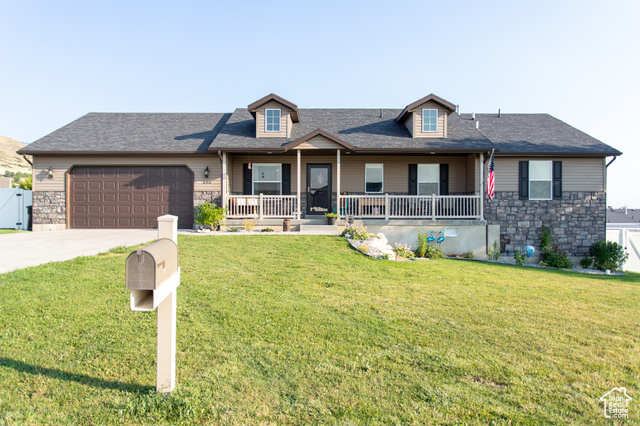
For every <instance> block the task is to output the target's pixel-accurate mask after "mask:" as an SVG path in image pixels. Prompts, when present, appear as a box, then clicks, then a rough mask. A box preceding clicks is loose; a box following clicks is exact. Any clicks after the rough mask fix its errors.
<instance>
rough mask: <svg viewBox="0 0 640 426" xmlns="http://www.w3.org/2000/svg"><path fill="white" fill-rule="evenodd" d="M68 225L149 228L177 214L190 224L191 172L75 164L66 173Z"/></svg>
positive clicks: (180, 223) (182, 168)
mask: <svg viewBox="0 0 640 426" xmlns="http://www.w3.org/2000/svg"><path fill="white" fill-rule="evenodd" d="M67 187H68V189H69V194H68V197H69V198H68V200H69V204H68V208H69V222H70V223H69V224H70V227H71V228H153V227H155V226H157V217H158V216H161V215H164V214H172V215H175V216H178V227H179V228H182V229H185V228H187V229H188V228H192V227H193V172H192V171H191V170H190V169H189V168H188V167H186V166H76V167H74V168H72V169H71V170H70V171H69V174H68V186H67Z"/></svg>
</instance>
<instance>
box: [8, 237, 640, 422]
mask: <svg viewBox="0 0 640 426" xmlns="http://www.w3.org/2000/svg"><path fill="white" fill-rule="evenodd" d="M178 247H179V251H180V265H181V267H182V285H181V286H180V287H179V289H178V338H177V350H178V353H177V383H178V387H177V389H176V391H174V392H173V393H172V394H171V395H169V396H165V395H158V394H156V393H155V390H154V386H155V356H156V343H155V330H156V325H155V318H156V313H155V312H131V311H130V310H129V306H128V303H129V302H128V301H129V293H128V292H127V291H126V290H125V288H124V260H125V258H126V256H127V253H128V251H127V250H114V251H112V252H110V253H106V254H103V255H99V256H95V257H83V258H78V259H75V260H72V261H68V262H63V263H51V264H47V265H42V266H38V267H33V268H28V269H23V270H19V271H15V272H12V273H8V274H3V275H0V291H1V292H2V297H1V298H0V419H1V420H2V421H4V422H5V423H7V424H51V423H55V424H79V423H80V424H154V423H162V424H166V423H181V424H188V423H193V424H201V423H214V424H217V423H222V424H256V423H262V424H264V423H268V424H283V423H284V424H287V423H289V424H308V423H330V424H431V423H443V424H458V423H461V424H487V423H490V422H493V423H495V424H611V421H610V420H606V419H604V417H603V414H602V411H603V410H602V405H601V402H600V401H599V397H600V396H602V395H603V394H604V393H605V392H607V391H609V390H610V389H611V388H612V387H614V386H624V387H626V388H627V392H628V394H629V395H630V396H632V397H633V398H634V400H633V401H631V403H630V406H629V416H630V417H629V424H637V423H639V422H640V367H639V366H640V312H639V311H638V306H640V304H639V302H640V275H638V274H633V273H628V274H626V275H625V276H589V275H581V274H577V273H573V272H566V271H556V270H546V269H533V268H519V267H514V266H507V265H496V264H486V263H479V262H468V261H455V260H438V261H416V262H390V261H377V260H373V259H371V258H367V257H365V256H363V255H361V254H359V253H357V252H355V251H354V250H352V249H351V248H350V247H349V244H348V243H347V242H346V240H345V239H343V238H339V237H302V236H298V237H295V236H180V237H179V244H178ZM2 421H0V423H2Z"/></svg>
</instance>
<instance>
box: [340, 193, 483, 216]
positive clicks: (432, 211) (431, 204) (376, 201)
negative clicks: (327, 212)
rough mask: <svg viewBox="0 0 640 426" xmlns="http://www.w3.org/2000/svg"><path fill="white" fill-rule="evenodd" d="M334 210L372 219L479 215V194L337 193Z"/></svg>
mask: <svg viewBox="0 0 640 426" xmlns="http://www.w3.org/2000/svg"><path fill="white" fill-rule="evenodd" d="M339 200H340V201H339V206H340V207H339V209H338V214H340V216H353V217H356V218H375V219H387V220H389V219H432V220H436V219H481V218H482V211H481V204H480V195H478V194H476V195H389V194H384V195H340V197H339Z"/></svg>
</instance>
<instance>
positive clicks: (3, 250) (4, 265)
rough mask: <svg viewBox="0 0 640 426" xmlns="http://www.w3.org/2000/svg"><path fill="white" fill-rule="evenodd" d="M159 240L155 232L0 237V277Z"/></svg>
mask: <svg viewBox="0 0 640 426" xmlns="http://www.w3.org/2000/svg"><path fill="white" fill-rule="evenodd" d="M156 238H158V230H156V229H67V230H64V231H49V232H47V231H42V232H20V233H15V234H0V274H1V273H5V272H10V271H13V270H16V269H21V268H26V267H28V266H36V265H41V264H43V263H48V262H59V261H62V260H69V259H73V258H76V257H79V256H92V255H96V254H98V253H104V252H107V251H109V250H110V249H112V248H114V247H118V246H127V247H128V246H134V245H138V244H143V243H147V242H149V241H153V240H155V239H156Z"/></svg>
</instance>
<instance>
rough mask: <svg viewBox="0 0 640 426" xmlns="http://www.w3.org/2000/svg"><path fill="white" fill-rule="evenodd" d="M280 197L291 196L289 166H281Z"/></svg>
mask: <svg viewBox="0 0 640 426" xmlns="http://www.w3.org/2000/svg"><path fill="white" fill-rule="evenodd" d="M282 195H291V164H282Z"/></svg>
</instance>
